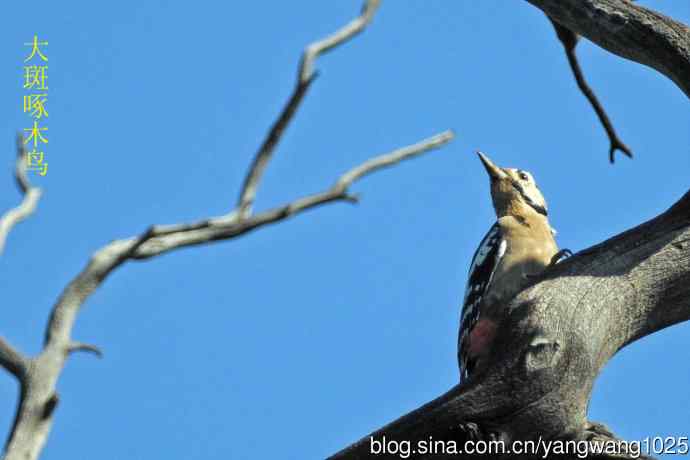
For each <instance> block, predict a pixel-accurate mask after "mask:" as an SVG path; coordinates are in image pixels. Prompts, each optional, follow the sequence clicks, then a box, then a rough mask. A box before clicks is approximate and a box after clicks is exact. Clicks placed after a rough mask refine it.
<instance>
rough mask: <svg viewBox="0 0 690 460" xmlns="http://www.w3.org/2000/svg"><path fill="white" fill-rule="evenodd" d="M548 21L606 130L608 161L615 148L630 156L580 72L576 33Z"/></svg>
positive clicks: (613, 158)
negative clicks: (576, 50)
mask: <svg viewBox="0 0 690 460" xmlns="http://www.w3.org/2000/svg"><path fill="white" fill-rule="evenodd" d="M547 17H548V16H547ZM549 21H551V24H553V27H554V29H556V35H558V39H559V40H560V41H561V43H562V44H563V48H564V49H565V55H566V57H567V58H568V64H570V69H571V70H572V72H573V76H574V77H575V81H577V86H578V88H580V91H582V94H584V95H585V97H586V98H587V100H588V101H589V103H590V104H591V106H592V108H593V109H594V111H595V112H596V114H597V117H599V121H600V122H601V124H602V125H603V127H604V129H605V130H606V134H607V135H608V137H609V142H610V146H609V161H610V162H611V163H613V162H614V161H615V153H616V150H620V151H621V152H623V153H624V154H625V155H627V156H628V157H629V158H632V156H633V154H632V151H631V150H630V148H628V146H627V145H625V143H624V142H623V141H621V140H620V138H619V137H618V135H617V134H616V130H615V129H614V128H613V124H612V123H611V120H610V119H609V117H608V115H607V114H606V111H605V110H604V107H603V106H602V105H601V102H599V99H598V98H597V96H596V94H594V91H593V90H592V88H590V87H589V85H588V84H587V81H586V80H585V77H584V74H583V73H582V68H581V67H580V63H579V61H578V59H577V54H575V47H576V46H577V43H578V40H579V37H578V35H577V34H576V33H574V32H573V31H571V30H570V29H567V28H566V27H563V26H562V25H560V24H559V23H557V22H556V21H554V20H553V19H551V18H549Z"/></svg>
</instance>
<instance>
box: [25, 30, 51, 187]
mask: <svg viewBox="0 0 690 460" xmlns="http://www.w3.org/2000/svg"><path fill="white" fill-rule="evenodd" d="M24 46H27V47H30V48H31V52H30V53H28V55H27V57H26V59H24V66H23V78H22V80H23V88H24V90H26V91H27V93H26V94H24V95H23V105H22V110H23V113H25V114H28V115H29V116H30V117H31V119H32V122H33V123H32V127H31V128H24V144H25V145H26V144H29V143H31V145H32V147H33V150H31V151H30V152H28V154H27V156H26V170H27V171H32V172H36V173H38V174H39V175H41V176H45V175H46V174H47V173H48V162H46V161H45V153H44V152H43V151H42V148H43V145H44V144H47V143H48V138H47V137H46V133H45V132H46V131H48V128H47V127H46V126H42V125H40V124H39V123H43V122H45V120H46V118H48V110H47V109H46V104H47V103H48V64H47V62H48V56H47V54H46V53H45V47H47V46H48V42H47V41H46V40H39V38H38V35H34V37H33V40H32V41H31V42H29V43H24ZM39 149H41V150H40V151H39Z"/></svg>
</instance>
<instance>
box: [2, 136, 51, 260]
mask: <svg viewBox="0 0 690 460" xmlns="http://www.w3.org/2000/svg"><path fill="white" fill-rule="evenodd" d="M26 160H27V153H26V149H25V148H24V140H23V137H22V135H21V134H18V135H17V160H16V162H15V168H14V179H15V181H16V182H17V188H19V191H20V192H21V193H22V195H24V197H23V199H22V202H21V203H20V204H19V206H17V207H16V208H13V209H10V210H9V211H7V212H6V213H5V214H4V215H3V216H2V217H0V254H1V253H2V250H3V249H4V247H5V241H7V235H8V234H9V233H10V231H11V230H12V229H13V228H14V226H15V225H17V224H18V223H19V222H21V221H22V220H24V219H26V218H27V217H29V216H30V215H31V214H32V213H33V212H34V210H35V209H36V205H37V204H38V200H39V199H40V198H41V189H39V188H38V187H33V186H32V185H31V183H30V182H29V179H28V178H27V177H26Z"/></svg>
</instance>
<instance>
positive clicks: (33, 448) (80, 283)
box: [0, 0, 453, 460]
mask: <svg viewBox="0 0 690 460" xmlns="http://www.w3.org/2000/svg"><path fill="white" fill-rule="evenodd" d="M378 4H379V1H378V0H368V1H366V2H365V4H364V7H363V9H362V13H361V15H360V16H359V17H358V18H356V19H355V20H354V21H352V22H350V23H349V24H348V25H346V26H345V27H343V28H342V29H340V30H339V31H337V32H336V33H335V34H333V35H331V36H329V37H327V38H325V39H323V40H320V41H318V42H315V43H313V44H311V45H309V46H308V47H307V48H306V50H305V52H304V54H303V56H302V61H301V64H300V70H299V73H298V82H297V86H296V89H295V91H294V93H293V94H292V96H291V97H290V100H289V101H288V103H287V105H286V106H285V109H284V110H283V111H282V112H281V114H280V115H279V117H278V119H277V120H276V122H275V123H274V124H273V126H272V128H271V129H270V131H269V133H268V136H267V137H266V140H265V141H264V142H263V144H262V146H261V148H260V149H259V152H258V153H257V155H256V157H255V159H254V162H253V164H252V166H251V167H250V169H249V171H248V173H247V176H246V178H245V181H244V185H243V187H242V192H241V195H240V199H239V200H238V203H237V207H236V209H234V210H233V211H231V212H230V213H228V214H226V215H223V216H220V217H214V218H209V219H206V220H203V221H201V222H194V223H188V224H187V223H185V224H174V225H154V226H151V227H150V228H149V229H148V230H147V231H146V232H144V233H143V234H141V235H139V236H136V237H132V238H129V239H125V240H118V241H114V242H112V243H110V244H108V245H106V246H105V247H103V248H102V249H100V250H98V251H96V252H95V253H94V254H93V256H92V257H91V259H90V261H89V263H88V264H87V265H86V267H85V268H84V269H83V270H82V271H81V273H79V274H78V275H77V276H76V277H75V278H74V279H73V280H72V281H71V282H70V283H69V284H68V285H67V287H66V288H65V289H64V291H63V292H62V294H61V296H60V298H59V299H58V300H57V302H56V304H55V306H54V307H53V310H52V311H51V314H50V318H49V320H48V324H47V327H46V331H45V339H44V344H43V349H42V351H41V352H40V353H39V354H38V356H36V357H33V358H28V357H25V356H23V355H22V354H21V353H19V352H18V351H16V350H15V349H14V348H12V347H11V346H10V345H9V344H8V343H7V342H6V341H5V340H4V339H2V338H0V365H1V366H2V367H4V368H5V369H6V370H7V371H8V372H10V373H11V374H12V375H14V376H15V377H16V378H17V379H18V380H19V383H20V388H21V392H20V398H19V404H18V407H17V412H16V415H15V420H14V425H13V427H12V431H11V432H10V435H9V437H8V440H7V443H6V445H5V456H4V457H3V458H4V460H35V459H36V458H37V457H38V455H39V454H40V452H41V450H42V449H43V446H44V444H45V441H46V439H47V436H48V433H49V432H50V429H51V427H52V422H53V414H54V412H55V408H56V407H57V404H58V402H59V400H60V398H59V396H58V394H57V392H56V384H57V380H58V378H59V376H60V374H61V373H62V370H63V368H64V365H65V362H66V360H67V358H68V357H69V355H70V354H72V353H74V352H77V351H85V352H90V353H94V354H96V355H97V356H99V357H100V356H101V351H100V349H98V348H97V347H95V346H94V345H90V344H84V343H81V342H77V341H75V340H73V339H72V337H71V335H72V329H73V326H74V322H75V321H76V318H77V315H78V313H79V311H80V309H81V307H82V305H83V304H84V302H85V301H86V300H87V299H88V297H89V296H90V295H91V294H92V293H93V292H94V291H95V290H96V289H98V287H99V286H100V285H101V284H102V283H103V282H104V281H105V279H106V278H107V276H108V275H109V274H110V273H112V272H113V270H115V269H116V268H117V267H119V266H120V265H122V264H123V263H124V262H126V261H128V260H143V259H148V258H151V257H155V256H158V255H161V254H164V253H166V252H169V251H172V250H174V249H177V248H182V247H187V246H193V245H200V244H208V243H212V242H215V241H224V240H229V239H233V238H236V237H238V236H240V235H243V234H245V233H247V232H249V231H252V230H254V229H257V228H259V227H263V226H266V225H269V224H272V223H277V222H281V221H283V220H286V219H288V218H289V217H291V216H294V215H297V214H299V213H301V212H303V211H306V210H308V209H312V208H314V207H317V206H320V205H323V204H327V203H333V202H337V201H346V202H355V201H357V199H356V198H355V196H354V195H352V194H351V193H350V190H349V188H350V186H351V185H352V184H353V183H354V182H356V181H357V180H359V179H361V178H362V177H364V176H366V175H367V174H370V173H372V172H375V171H377V170H380V169H382V168H385V167H388V166H392V165H394V164H396V163H398V162H400V161H404V160H407V159H411V158H414V157H416V156H419V155H421V154H423V153H425V152H428V151H430V150H433V149H437V148H439V147H441V146H443V145H445V144H446V143H448V142H450V140H452V139H453V133H452V132H450V131H445V132H442V133H440V134H437V135H435V136H432V137H430V138H428V139H425V140H423V141H421V142H418V143H416V144H412V145H409V146H407V147H404V148H401V149H398V150H395V151H393V152H391V153H387V154H384V155H380V156H377V157H374V158H372V159H370V160H368V161H366V162H364V163H362V164H361V165H358V166H356V167H354V168H352V169H351V170H349V171H347V172H346V173H344V174H343V175H342V176H340V177H339V178H338V179H337V180H336V181H335V183H334V184H333V185H332V186H331V187H330V188H328V189H326V190H325V191H322V192H320V193H316V194H313V195H308V196H305V197H302V198H299V199H296V200H294V201H292V202H289V203H287V204H285V205H283V206H280V207H278V208H275V209H270V210H267V211H263V212H260V213H258V214H254V213H253V212H252V209H251V207H252V204H253V201H254V197H255V195H256V191H257V188H258V186H259V182H260V181H261V177H262V174H263V172H264V170H265V168H266V166H267V165H268V162H269V161H270V159H271V156H272V154H273V151H274V149H275V147H276V145H277V143H278V141H279V140H280V137H281V135H282V133H283V131H284V129H285V128H286V126H287V125H288V123H289V121H290V120H291V119H292V117H293V116H294V113H295V111H296V110H297V108H298V106H299V105H300V102H301V101H302V99H303V97H304V95H305V94H306V90H307V89H308V87H309V85H310V84H311V82H312V81H313V79H314V73H313V70H312V69H313V66H314V61H315V60H316V58H317V57H318V56H319V55H321V54H322V53H324V52H326V51H328V50H330V49H332V48H334V47H336V46H338V45H340V44H342V43H344V42H346V41H347V40H349V39H350V38H352V37H353V36H355V35H356V34H358V33H359V32H361V31H362V30H363V29H364V27H366V25H367V24H368V23H369V22H370V21H371V19H372V17H373V15H374V12H375V11H376V8H377V7H378ZM21 152H22V153H21V154H20V157H22V155H24V154H25V153H24V152H23V150H22V151H21ZM21 159H22V158H20V160H21ZM17 164H18V167H17V181H18V183H19V184H20V189H21V190H22V191H23V192H24V193H25V194H26V198H25V202H26V201H28V202H29V203H28V204H23V205H22V207H23V208H22V211H21V212H19V213H15V214H14V217H12V216H11V217H10V218H7V219H6V220H7V222H8V223H7V224H3V225H4V226H3V227H2V228H3V229H4V228H7V229H8V230H9V228H11V227H12V225H14V224H15V223H16V222H17V221H18V220H19V219H18V217H17V214H18V215H19V216H20V217H21V216H26V215H28V214H29V213H30V212H31V211H32V210H33V207H35V201H36V200H37V199H38V196H39V195H40V193H39V192H38V191H37V189H32V188H31V187H30V186H29V185H28V182H27V181H26V178H25V176H24V174H23V173H24V170H23V169H22V168H21V167H20V165H23V164H24V163H20V162H19V160H18V163H17ZM27 210H28V211H27ZM9 214H10V213H8V215H9ZM3 222H5V218H3ZM5 233H6V232H5ZM0 236H2V237H3V239H4V236H5V234H3V235H0Z"/></svg>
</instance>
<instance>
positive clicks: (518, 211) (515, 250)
mask: <svg viewBox="0 0 690 460" xmlns="http://www.w3.org/2000/svg"><path fill="white" fill-rule="evenodd" d="M477 153H478V155H479V159H480V160H481V161H482V163H483V164H484V167H485V168H486V171H487V173H489V178H490V181H491V198H492V201H493V206H494V210H495V211H496V219H497V220H496V223H494V224H493V225H492V226H491V228H490V229H489V231H488V232H487V234H486V236H485V237H484V239H482V242H481V243H480V244H479V247H478V248H477V250H476V252H475V253H474V257H473V258H472V263H471V265H470V270H469V274H468V279H467V287H466V288H465V298H464V301H463V305H462V313H461V315H460V331H459V334H458V364H459V366H460V380H461V381H465V380H466V379H467V378H469V377H470V375H472V372H473V371H474V370H476V369H477V367H478V365H480V364H481V360H482V358H484V357H485V356H486V355H487V354H488V353H489V350H490V349H491V344H492V342H493V339H494V337H495V334H496V328H497V325H498V321H499V319H500V318H501V310H502V308H503V307H504V306H505V305H506V303H507V302H508V301H509V300H510V299H511V298H512V297H513V296H515V295H516V294H517V293H518V292H520V291H521V290H522V289H523V288H524V287H525V286H526V285H527V283H528V282H529V278H530V277H532V276H535V275H538V274H539V273H540V272H542V271H543V270H544V269H545V268H546V267H548V266H549V265H551V264H554V263H558V262H560V261H561V260H562V259H563V258H565V257H566V256H567V255H569V254H570V251H568V250H567V249H566V250H563V251H559V250H558V246H557V245H556V241H555V240H554V234H555V231H554V230H553V229H552V228H551V226H550V225H549V220H548V218H547V214H548V212H547V206H546V200H544V197H543V196H542V194H541V192H540V191H539V188H537V184H536V183H535V182H534V178H533V177H532V175H531V174H530V173H529V172H527V171H523V170H520V169H513V168H499V167H498V166H496V165H495V164H494V163H493V162H492V161H491V160H490V159H489V158H488V157H487V156H486V155H484V154H482V153H481V152H477Z"/></svg>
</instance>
